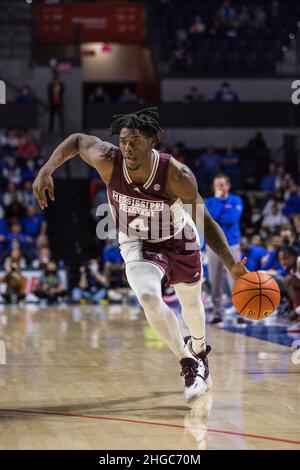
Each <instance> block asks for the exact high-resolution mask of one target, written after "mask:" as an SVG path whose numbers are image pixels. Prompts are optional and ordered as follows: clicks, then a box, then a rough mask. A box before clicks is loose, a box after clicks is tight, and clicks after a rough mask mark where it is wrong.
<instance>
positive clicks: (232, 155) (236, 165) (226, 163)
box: [221, 144, 241, 188]
mask: <svg viewBox="0 0 300 470" xmlns="http://www.w3.org/2000/svg"><path fill="white" fill-rule="evenodd" d="M221 166H222V171H223V172H224V173H225V174H226V175H227V176H229V178H230V180H231V185H232V187H233V188H237V187H239V186H240V185H241V179H240V159H239V155H238V153H237V152H236V151H235V150H234V149H233V147H232V145H231V144H228V145H227V147H226V150H225V152H224V153H223V155H222V156H221Z"/></svg>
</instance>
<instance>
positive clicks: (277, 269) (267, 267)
mask: <svg viewBox="0 0 300 470" xmlns="http://www.w3.org/2000/svg"><path fill="white" fill-rule="evenodd" d="M281 245H282V239H281V237H280V235H273V236H272V237H270V238H269V239H268V240H267V243H266V246H267V253H266V255H265V256H264V257H263V258H262V260H261V267H262V269H263V270H264V271H267V272H268V274H270V276H278V275H280V276H286V274H287V273H286V270H285V269H284V267H283V266H282V265H281V264H280V262H279V260H278V251H279V248H280V247H281Z"/></svg>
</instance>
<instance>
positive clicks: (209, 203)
mask: <svg viewBox="0 0 300 470" xmlns="http://www.w3.org/2000/svg"><path fill="white" fill-rule="evenodd" d="M230 187H231V184H230V179H229V177H228V176H226V175H222V174H220V175H217V176H216V177H215V178H214V181H213V188H214V197H210V198H208V199H206V201H205V205H206V207H207V209H208V211H209V213H210V215H211V216H212V217H213V219H214V220H215V221H216V222H217V223H218V224H219V225H220V227H221V228H222V229H223V231H224V234H225V236H226V238H227V241H228V244H229V246H230V248H231V251H232V254H233V257H234V258H235V259H236V261H240V259H241V251H240V238H241V230H240V219H241V216H242V213H243V201H242V199H241V198H240V197H239V196H236V195H234V194H231V193H230ZM207 254H208V260H209V280H210V283H211V288H212V298H213V300H214V305H215V318H214V320H213V322H215V323H216V322H219V321H221V320H222V314H223V308H222V305H221V299H222V294H223V288H224V278H223V270H224V266H223V264H222V261H221V259H220V258H219V257H218V256H217V255H216V254H215V253H214V252H213V251H212V250H211V249H210V248H209V247H207ZM226 277H227V283H228V285H229V287H230V289H231V288H232V286H233V280H232V278H231V276H230V274H229V272H228V270H227V276H226Z"/></svg>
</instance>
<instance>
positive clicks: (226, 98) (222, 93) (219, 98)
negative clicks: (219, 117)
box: [215, 82, 240, 103]
mask: <svg viewBox="0 0 300 470" xmlns="http://www.w3.org/2000/svg"><path fill="white" fill-rule="evenodd" d="M215 101H216V102H217V103H238V102H239V101H240V99H239V95H238V94H237V93H236V92H235V91H233V90H232V89H231V88H230V85H229V83H227V82H223V83H222V85H221V88H220V89H219V90H218V91H217V93H216V94H215Z"/></svg>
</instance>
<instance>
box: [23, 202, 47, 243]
mask: <svg viewBox="0 0 300 470" xmlns="http://www.w3.org/2000/svg"><path fill="white" fill-rule="evenodd" d="M22 227H23V230H24V232H25V233H26V235H29V236H30V237H32V238H34V239H36V238H37V237H38V236H39V235H45V234H46V232H47V222H46V220H45V216H44V214H42V213H40V212H38V210H37V207H36V206H35V205H33V204H31V205H29V206H28V207H27V216H26V217H23V219H22Z"/></svg>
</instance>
